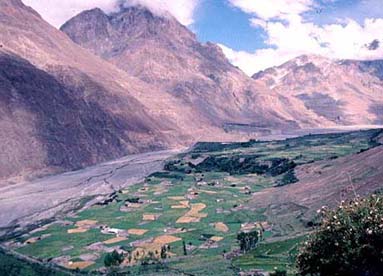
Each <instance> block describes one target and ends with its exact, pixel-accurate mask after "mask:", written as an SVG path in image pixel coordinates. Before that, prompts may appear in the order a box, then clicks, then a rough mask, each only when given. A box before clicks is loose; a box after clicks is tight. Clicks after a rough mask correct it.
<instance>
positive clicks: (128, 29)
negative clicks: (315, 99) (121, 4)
mask: <svg viewBox="0 0 383 276" xmlns="http://www.w3.org/2000/svg"><path fill="white" fill-rule="evenodd" d="M61 30H62V31H63V32H65V33H66V34H67V35H68V36H69V37H70V38H71V39H72V40H73V41H74V42H76V43H78V44H79V45H81V46H83V47H84V48H87V49H89V50H91V51H92V52H93V53H95V54H96V55H98V56H100V57H102V58H103V59H105V60H107V61H109V62H111V63H113V64H115V65H116V66H118V67H119V68H121V69H122V70H124V71H126V72H128V73H130V74H133V75H134V76H137V77H138V78H140V79H141V80H143V81H145V82H146V83H149V84H155V85H156V86H158V87H161V89H163V90H164V91H166V92H167V93H168V94H170V95H172V96H174V97H176V98H177V99H180V100H182V102H184V103H187V104H188V105H189V106H191V107H192V108H193V110H194V112H195V114H199V115H200V116H203V117H204V118H208V119H209V120H210V121H212V122H213V123H214V124H215V125H217V126H222V125H233V124H234V125H235V124H249V125H253V126H258V127H274V128H280V127H282V126H287V125H288V126H290V127H299V126H308V125H319V124H321V123H323V122H320V120H319V118H316V116H315V114H314V116H311V115H312V114H311V113H310V112H307V111H306V110H305V109H304V106H303V105H300V104H299V101H297V100H296V99H292V101H290V99H288V98H286V97H284V96H282V95H278V94H276V93H273V92H271V91H269V89H267V87H266V86H265V85H263V84H262V83H256V82H254V81H253V80H251V79H250V78H249V77H247V76H246V75H245V74H244V73H243V72H242V71H240V70H239V69H238V68H236V67H234V66H233V65H231V64H230V62H229V61H228V60H227V58H226V57H225V56H224V54H223V52H222V51H221V49H220V48H219V47H218V46H216V45H214V44H212V43H206V44H201V43H200V42H198V40H197V38H196V36H195V35H194V34H193V33H192V32H191V31H190V30H188V29H187V28H186V27H185V26H183V25H181V24H180V23H179V22H177V20H176V19H175V18H173V17H172V16H171V15H167V16H163V15H161V16H159V15H156V14H155V13H153V12H151V11H150V10H148V9H146V8H144V7H140V6H137V7H128V8H123V9H121V10H120V11H119V12H117V13H113V14H109V15H107V14H105V13H104V12H103V11H102V10H100V9H93V10H89V11H84V12H82V13H81V14H79V15H77V16H75V17H74V18H72V19H71V20H69V21H68V22H67V23H65V24H64V25H63V26H62V27H61ZM291 106H294V107H295V108H291ZM301 118H304V120H302V119H301Z"/></svg>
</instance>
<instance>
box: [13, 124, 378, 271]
mask: <svg viewBox="0 0 383 276" xmlns="http://www.w3.org/2000/svg"><path fill="white" fill-rule="evenodd" d="M380 137H381V130H369V131H357V132H352V133H343V134H328V135H309V136H305V137H301V138H293V139H288V140H285V141H271V142H260V141H249V142H247V143H231V144H223V143H199V144H197V145H196V146H195V147H194V148H193V149H192V150H191V151H190V152H188V153H184V154H181V155H178V156H177V157H176V158H172V159H171V160H168V162H167V163H166V165H165V168H164V170H163V171H160V172H157V173H154V174H152V175H150V176H149V177H147V178H146V179H145V181H143V182H141V183H137V184H136V185H133V186H131V187H129V188H127V189H124V190H120V191H118V192H116V193H113V194H111V195H110V198H109V199H108V200H105V201H104V202H100V203H98V204H97V205H94V206H93V207H91V208H89V209H86V210H82V211H79V212H73V213H70V214H69V215H68V216H67V217H66V218H65V219H61V220H56V221H55V222H53V223H50V224H48V225H44V226H43V227H41V228H38V229H35V230H33V231H32V232H30V233H27V234H25V235H23V236H19V237H15V238H14V239H13V240H12V241H8V242H7V243H6V246H7V247H8V248H11V249H13V250H15V251H17V252H18V253H21V254H23V255H27V256H30V257H33V258H36V259H38V260H43V261H47V262H52V263H55V264H58V265H60V266H63V267H66V268H68V269H72V270H74V269H80V270H82V271H84V272H90V271H93V272H97V271H98V272H100V273H102V272H105V271H106V268H105V267H104V259H105V256H106V254H107V253H108V252H109V253H110V252H112V251H114V250H117V251H119V252H122V253H125V254H126V255H125V256H127V255H129V256H130V257H129V258H128V257H126V258H125V259H124V261H123V262H122V264H121V265H120V266H119V268H118V269H119V270H121V271H123V272H126V273H127V272H128V271H129V272H130V273H131V274H133V275H134V274H136V275H137V274H140V275H161V274H164V275H236V274H237V273H238V271H240V270H249V269H260V270H263V271H272V270H274V268H275V267H278V268H281V269H287V270H288V271H289V273H294V267H293V265H292V264H293V262H294V256H295V254H296V252H297V248H298V246H299V244H300V243H301V242H302V241H303V240H304V238H305V235H306V234H307V233H308V231H310V228H309V226H307V225H305V224H304V223H303V222H302V221H300V220H299V218H296V220H292V221H289V223H288V225H284V227H281V226H280V225H279V226H277V225H276V224H275V217H271V216H274V215H275V214H274V213H272V212H270V210H269V207H265V208H259V207H254V206H255V205H254V203H253V202H252V199H253V198H254V196H255V195H259V193H261V192H262V191H263V190H265V189H267V188H271V187H283V186H286V185H295V184H296V182H298V181H299V179H298V177H297V175H296V173H295V172H296V169H297V168H298V167H300V166H302V165H304V164H308V163H313V162H317V161H320V160H334V159H337V158H340V157H343V156H347V155H351V154H357V153H359V152H363V151H366V150H368V149H370V148H373V147H377V146H379V145H380V143H379V139H380ZM297 208H298V209H299V208H302V207H301V206H297ZM249 230H258V231H259V233H260V234H261V241H260V243H259V245H258V247H257V248H256V249H255V250H254V251H252V252H249V253H247V254H245V255H241V254H240V252H239V250H238V248H239V246H238V242H237V239H236V238H237V234H238V233H239V232H242V231H249ZM164 246H166V248H167V254H166V258H163V259H162V260H161V262H158V263H153V262H148V258H149V257H150V258H152V259H155V258H160V255H161V250H162V248H163V247H164Z"/></svg>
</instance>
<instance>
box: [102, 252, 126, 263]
mask: <svg viewBox="0 0 383 276" xmlns="http://www.w3.org/2000/svg"><path fill="white" fill-rule="evenodd" d="M123 261H124V254H123V253H118V252H117V251H116V250H114V251H113V252H112V253H108V254H106V255H105V257H104V265H105V266H106V267H111V266H119V265H120V264H121V263H122V262H123Z"/></svg>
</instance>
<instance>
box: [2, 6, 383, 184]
mask: <svg viewBox="0 0 383 276" xmlns="http://www.w3.org/2000/svg"><path fill="white" fill-rule="evenodd" d="M61 29H62V31H63V32H65V33H66V34H65V33H63V32H61V31H59V30H57V29H55V28H53V27H52V26H50V25H49V24H48V23H46V22H45V21H44V20H43V19H42V18H41V17H40V16H39V15H38V14H37V13H36V12H35V11H34V10H33V9H31V8H29V7H27V6H25V5H24V4H23V3H22V2H21V0H2V1H1V2H0V64H1V67H0V92H1V96H0V114H1V117H0V127H1V129H2V133H1V134H0V145H1V153H0V179H5V178H7V179H8V178H15V179H14V181H18V180H19V178H23V177H25V176H28V177H30V176H36V175H40V174H46V173H53V172H57V171H63V170H65V171H66V170H72V169H78V168H82V167H84V166H88V165H91V164H95V163H99V162H102V161H105V160H110V159H114V158H118V157H121V156H123V155H126V154H129V153H136V152H144V151H150V150H157V149H163V148H172V147H179V146H187V145H190V144H192V143H194V142H196V141H202V140H203V141H208V140H210V141H227V140H240V139H248V138H249V137H254V135H257V134H258V133H259V132H267V133H268V132H270V131H271V130H278V129H286V128H289V129H294V128H305V127H310V128H312V127H324V126H336V125H339V124H362V123H363V124H364V123H369V124H370V123H378V122H379V118H378V115H379V114H380V112H381V111H380V109H381V105H380V102H381V92H380V91H381V89H380V90H379V88H380V87H381V80H380V79H379V77H381V64H379V63H374V64H370V63H363V64H362V63H355V62H349V63H347V64H346V63H345V64H338V65H337V66H338V67H340V68H343V69H342V70H343V71H334V72H333V71H331V70H333V69H332V67H333V66H332V65H331V66H325V64H322V63H321V64H319V65H315V64H313V65H310V64H309V65H307V66H306V65H305V66H304V65H302V64H301V63H303V61H300V63H299V64H300V65H296V66H294V65H291V66H290V65H284V66H285V67H286V68H282V69H281V70H282V71H283V70H285V71H286V76H284V77H281V78H280V79H283V83H287V84H288V86H287V88H288V90H289V91H288V92H286V89H283V88H282V87H281V88H278V87H280V86H278V85H276V86H275V85H273V84H271V81H272V80H274V77H272V76H271V75H269V77H268V73H267V72H265V73H263V74H260V75H259V76H257V77H256V80H254V79H252V78H249V77H247V76H246V75H245V74H244V73H243V72H242V71H241V70H239V69H238V68H236V67H234V66H232V65H231V64H230V63H229V61H228V60H227V59H226V57H225V56H224V54H223V53H222V51H221V49H220V48H219V47H217V46H216V45H214V44H212V43H206V44H201V43H199V42H198V40H197V39H196V36H195V35H194V34H193V33H192V32H191V31H190V30H188V29H187V28H186V27H184V26H182V25H181V24H180V23H179V22H178V21H177V20H176V19H175V18H173V17H172V16H171V15H161V16H159V15H156V14H154V13H153V12H151V11H150V10H148V9H146V8H143V7H140V6H137V7H129V8H123V9H121V10H120V11H119V12H117V13H113V14H109V15H107V14H105V13H104V12H103V11H101V10H100V9H93V10H90V11H85V12H83V13H81V14H79V15H78V16H76V17H74V18H73V19H71V20H70V21H68V22H67V23H66V24H65V25H64V26H63V27H62V28H61ZM74 42H75V43H74ZM78 44H79V45H78ZM80 46H81V47H80ZM292 63H294V62H293V61H292ZM306 63H309V62H306ZM294 64H295V63H294ZM326 68H327V69H326ZM345 68H348V69H345ZM349 68H351V69H352V68H356V69H352V70H354V71H356V73H355V74H354V75H355V76H354V75H353V78H348V76H347V75H346V74H345V73H346V72H347V73H348V71H349V70H351V69H349ZM270 70H271V69H270ZM273 70H277V69H273ZM278 70H279V69H278ZM278 70H277V71H278ZM318 70H319V71H320V72H322V71H323V70H324V71H325V72H326V75H323V73H315V72H317V71H318ZM326 70H327V71H326ZM339 70H340V69H339ZM306 71H309V72H311V73H310V74H305V75H304V74H301V73H302V72H306ZM270 72H271V71H270ZM297 72H298V73H297ZM335 73H336V74H338V75H339V74H341V77H339V76H338V75H336V74H335ZM312 74H317V75H318V76H317V75H315V76H312V77H310V76H311V75H312ZM343 74H345V75H344V76H343ZM305 76H306V77H307V78H308V79H307V80H306V79H305ZM329 76H331V78H333V79H337V80H339V79H341V81H339V83H340V84H339V86H336V89H335V88H334V87H333V84H331V82H329V84H328V85H327V86H325V85H321V86H320V85H317V86H315V89H314V88H313V89H307V91H306V89H303V87H309V85H308V84H311V83H313V85H314V83H318V82H319V81H318V80H315V78H318V79H319V78H321V79H320V80H322V79H328V78H330V77H329ZM354 77H355V79H354ZM278 84H279V82H278ZM284 85H285V84H284ZM298 88H299V89H298ZM317 88H318V89H317ZM319 88H323V89H319ZM324 88H326V89H327V90H326V89H324ZM362 88H363V89H362ZM367 88H368V89H367ZM334 89H335V90H334ZM342 89H343V90H342ZM294 91H295V92H294ZM318 91H319V92H318ZM323 91H327V92H323ZM318 93H319V94H318ZM323 93H324V94H323ZM336 93H337V94H336ZM322 94H323V95H324V96H323V95H322ZM361 98H363V101H361V102H362V103H361V104H360V99H361ZM318 102H319V105H318ZM244 132H246V135H243V134H244Z"/></svg>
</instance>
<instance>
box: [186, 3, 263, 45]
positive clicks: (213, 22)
mask: <svg viewBox="0 0 383 276" xmlns="http://www.w3.org/2000/svg"><path fill="white" fill-rule="evenodd" d="M250 18H251V16H250V15H248V14H246V13H244V12H243V11H241V10H240V9H238V8H235V7H232V6H230V5H229V2H227V1H217V0H210V1H203V2H202V3H201V4H200V5H199V6H198V8H197V10H196V13H195V23H194V24H193V25H192V29H193V31H195V32H196V34H197V36H198V38H199V40H200V41H202V42H206V41H211V42H214V43H220V44H224V45H228V46H229V47H231V48H233V49H235V50H243V51H252V50H255V49H257V48H262V47H266V45H265V43H264V38H265V32H264V31H263V30H262V29H259V28H253V27H251V26H250V24H249V20H250Z"/></svg>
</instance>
